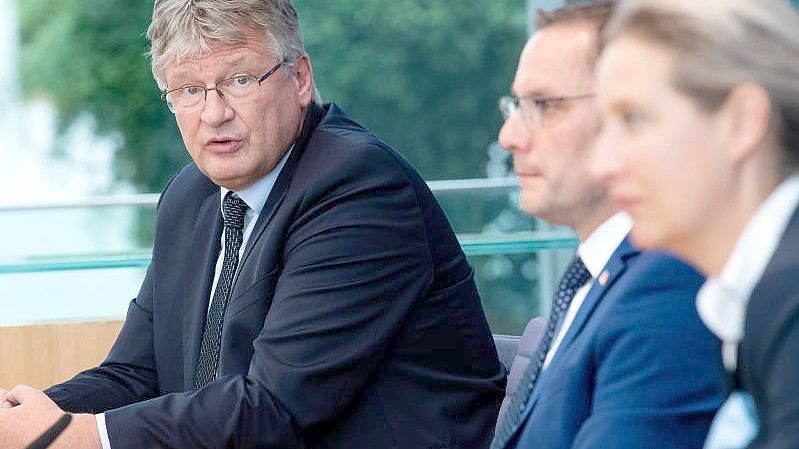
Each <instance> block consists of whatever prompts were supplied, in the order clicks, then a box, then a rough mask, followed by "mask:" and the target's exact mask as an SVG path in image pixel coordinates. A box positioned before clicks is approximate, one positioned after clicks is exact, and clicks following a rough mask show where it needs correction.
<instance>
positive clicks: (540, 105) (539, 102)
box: [533, 98, 552, 112]
mask: <svg viewBox="0 0 799 449" xmlns="http://www.w3.org/2000/svg"><path fill="white" fill-rule="evenodd" d="M533 104H535V108H536V109H538V110H539V111H541V112H546V111H548V110H550V109H551V108H552V102H551V101H549V100H544V99H543V98H536V99H534V100H533Z"/></svg>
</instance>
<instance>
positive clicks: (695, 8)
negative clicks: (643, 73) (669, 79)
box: [604, 0, 799, 167]
mask: <svg viewBox="0 0 799 449" xmlns="http://www.w3.org/2000/svg"><path fill="white" fill-rule="evenodd" d="M622 34H633V35H635V36H636V37H640V38H642V39H644V40H647V41H649V42H652V43H655V44H657V45H660V46H663V47H664V48H667V49H669V50H672V51H674V52H675V54H676V55H677V56H676V57H677V61H676V65H675V67H676V68H675V72H674V74H673V83H674V86H675V87H676V88H677V89H678V90H680V91H682V92H684V93H686V94H687V95H689V96H690V97H692V98H693V99H694V100H695V101H696V102H697V103H698V104H700V105H702V106H703V107H705V108H707V109H709V110H714V109H716V108H718V107H719V106H721V105H722V104H723V103H724V101H725V100H726V99H727V97H728V95H729V94H730V92H731V91H732V89H733V88H734V87H735V86H737V85H739V84H742V83H746V82H753V83H756V84H758V85H760V86H762V87H763V88H764V89H765V90H766V91H767V92H768V93H769V95H770V97H771V104H772V114H771V116H772V121H771V127H772V131H773V132H774V133H775V135H776V136H778V138H779V141H780V144H781V145H782V146H783V153H784V155H785V157H786V162H788V163H789V164H790V165H791V166H792V167H796V166H797V165H799V14H797V11H796V10H795V9H794V8H793V7H792V6H791V5H790V4H789V3H788V1H787V0H701V1H698V2H697V1H696V0H626V1H624V2H621V4H620V5H619V7H618V9H617V11H616V14H615V15H614V17H613V18H612V19H611V21H610V23H609V24H608V26H607V27H606V29H605V32H604V40H605V41H611V40H613V39H615V38H617V37H618V36H620V35H622Z"/></svg>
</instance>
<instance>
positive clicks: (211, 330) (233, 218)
mask: <svg viewBox="0 0 799 449" xmlns="http://www.w3.org/2000/svg"><path fill="white" fill-rule="evenodd" d="M246 212H247V203H245V202H244V201H243V200H242V199H241V198H239V197H238V196H236V194H235V193H233V192H228V193H227V195H225V200H224V201H223V202H222V218H223V220H224V222H225V256H224V259H223V260H222V271H221V272H220V273H219V279H218V280H217V282H216V289H215V290H214V297H213V301H212V302H211V307H210V309H209V310H208V318H207V320H206V322H205V329H204V330H203V340H202V343H201V344H200V358H199V359H198V360H197V370H196V371H195V373H194V387H195V388H201V387H203V386H204V385H205V384H207V383H208V382H210V381H212V380H214V378H215V377H216V370H217V366H218V364H219V347H220V345H221V344H222V324H223V322H224V319H225V309H226V308H227V302H228V298H229V297H230V290H231V287H232V286H233V277H234V276H235V274H236V266H237V265H238V263H239V249H240V248H241V242H242V239H243V232H242V230H243V229H244V215H245V213H246Z"/></svg>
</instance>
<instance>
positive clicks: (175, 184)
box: [158, 162, 219, 215]
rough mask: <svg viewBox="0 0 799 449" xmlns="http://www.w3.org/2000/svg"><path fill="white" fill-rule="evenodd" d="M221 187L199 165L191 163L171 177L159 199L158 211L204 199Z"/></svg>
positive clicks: (161, 212)
mask: <svg viewBox="0 0 799 449" xmlns="http://www.w3.org/2000/svg"><path fill="white" fill-rule="evenodd" d="M218 189H219V187H218V186H217V185H215V184H214V183H212V182H211V180H209V179H208V178H207V177H206V176H205V175H204V174H203V173H202V172H201V171H200V169H199V168H198V167H197V165H196V164H194V163H193V162H192V163H189V164H187V165H186V166H184V167H183V168H182V169H181V170H180V171H179V172H178V173H177V174H176V175H175V176H173V177H172V179H170V180H169V181H168V182H167V184H166V186H165V187H164V189H163V190H162V192H161V197H160V198H159V199H158V213H159V215H160V214H163V213H164V212H165V211H168V210H171V209H174V208H180V206H181V205H185V204H189V203H193V202H194V201H193V200H195V199H196V200H197V201H202V200H203V199H205V198H206V197H207V196H208V195H209V194H211V193H213V192H215V191H217V190H218Z"/></svg>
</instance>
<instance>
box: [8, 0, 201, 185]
mask: <svg viewBox="0 0 799 449" xmlns="http://www.w3.org/2000/svg"><path fill="white" fill-rule="evenodd" d="M151 8H152V5H151V4H149V3H148V2H127V1H119V0H115V1H106V0H25V1H24V2H20V3H19V13H20V29H21V45H22V51H21V58H22V60H21V64H20V70H21V79H22V81H23V83H22V84H23V90H24V92H25V93H26V94H27V95H28V96H44V97H46V98H48V99H49V100H50V101H51V102H52V103H53V104H54V105H55V107H56V109H57V110H58V112H59V114H60V115H59V122H60V126H61V129H64V128H66V127H67V126H68V125H69V124H71V123H72V122H73V121H74V120H75V119H76V118H77V117H78V116H79V115H80V114H82V113H88V114H90V115H91V116H93V117H94V118H95V119H96V122H97V129H98V131H99V132H100V133H101V134H111V133H119V134H120V135H121V136H122V138H123V145H122V148H120V150H119V152H118V153H117V155H116V158H115V168H116V171H117V174H118V176H119V178H120V179H123V180H128V181H132V182H133V183H134V184H135V185H137V186H138V187H139V188H141V189H143V190H145V191H151V190H158V189H160V188H161V186H162V185H163V183H164V182H165V180H166V179H168V177H169V176H170V174H171V173H173V172H174V171H175V169H176V167H179V166H180V165H182V164H183V163H185V162H186V160H187V157H186V155H185V151H183V149H182V145H181V143H180V137H179V135H178V133H177V128H176V127H175V124H174V120H173V118H172V117H171V114H169V112H168V111H167V110H166V108H165V107H164V106H163V105H162V104H161V102H160V99H159V97H158V91H157V88H156V86H155V82H154V81H153V80H152V76H151V75H150V70H149V62H148V60H147V58H145V57H144V53H145V52H146V50H147V47H146V40H145V37H144V35H143V32H144V30H145V29H146V27H147V23H148V22H149V19H150V14H151Z"/></svg>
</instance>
